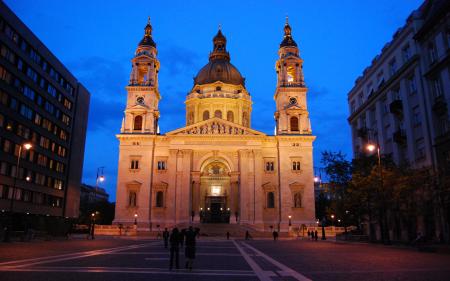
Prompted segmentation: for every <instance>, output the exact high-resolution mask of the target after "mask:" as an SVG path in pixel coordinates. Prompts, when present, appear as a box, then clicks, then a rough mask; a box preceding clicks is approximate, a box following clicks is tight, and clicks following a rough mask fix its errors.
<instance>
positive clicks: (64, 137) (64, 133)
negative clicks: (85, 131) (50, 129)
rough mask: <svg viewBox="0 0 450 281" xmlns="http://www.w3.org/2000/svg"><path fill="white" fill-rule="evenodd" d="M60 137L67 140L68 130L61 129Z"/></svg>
mask: <svg viewBox="0 0 450 281" xmlns="http://www.w3.org/2000/svg"><path fill="white" fill-rule="evenodd" d="M59 138H60V139H62V140H67V133H66V131H64V130H61V131H60V132H59Z"/></svg>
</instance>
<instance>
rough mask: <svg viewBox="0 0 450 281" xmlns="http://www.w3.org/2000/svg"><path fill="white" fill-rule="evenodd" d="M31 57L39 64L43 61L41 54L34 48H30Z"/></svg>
mask: <svg viewBox="0 0 450 281" xmlns="http://www.w3.org/2000/svg"><path fill="white" fill-rule="evenodd" d="M30 58H31V59H32V60H33V61H34V62H35V63H37V64H40V63H41V56H40V55H39V54H38V53H37V52H36V51H35V50H33V49H30Z"/></svg>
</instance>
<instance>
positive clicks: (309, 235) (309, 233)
mask: <svg viewBox="0 0 450 281" xmlns="http://www.w3.org/2000/svg"><path fill="white" fill-rule="evenodd" d="M310 237H311V232H310V231H309V229H308V239H309V238H310Z"/></svg>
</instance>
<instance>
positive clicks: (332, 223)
mask: <svg viewBox="0 0 450 281" xmlns="http://www.w3.org/2000/svg"><path fill="white" fill-rule="evenodd" d="M330 217H331V226H334V215H333V214H331V216H330Z"/></svg>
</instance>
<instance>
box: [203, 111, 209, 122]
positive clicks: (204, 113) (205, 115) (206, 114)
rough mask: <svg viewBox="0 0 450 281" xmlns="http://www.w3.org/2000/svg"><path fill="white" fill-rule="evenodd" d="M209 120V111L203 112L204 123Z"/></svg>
mask: <svg viewBox="0 0 450 281" xmlns="http://www.w3.org/2000/svg"><path fill="white" fill-rule="evenodd" d="M208 119H209V111H208V110H205V111H203V121H205V120H208Z"/></svg>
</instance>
